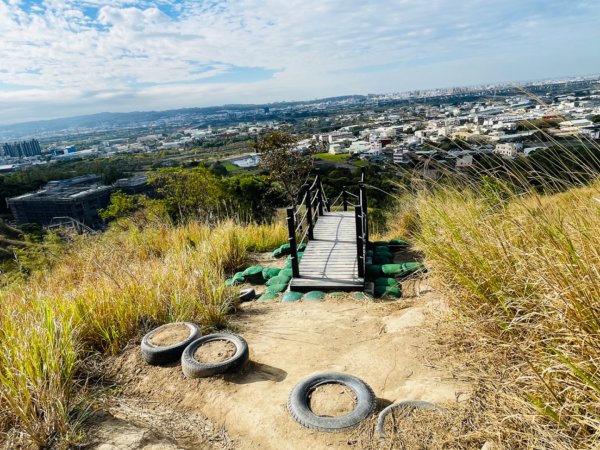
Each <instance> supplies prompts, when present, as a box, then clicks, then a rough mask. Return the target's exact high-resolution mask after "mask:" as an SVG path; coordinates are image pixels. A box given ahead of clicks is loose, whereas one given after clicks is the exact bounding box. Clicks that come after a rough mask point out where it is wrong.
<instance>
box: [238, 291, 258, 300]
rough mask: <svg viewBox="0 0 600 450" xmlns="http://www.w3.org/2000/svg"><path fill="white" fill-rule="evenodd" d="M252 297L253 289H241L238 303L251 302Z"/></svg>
mask: <svg viewBox="0 0 600 450" xmlns="http://www.w3.org/2000/svg"><path fill="white" fill-rule="evenodd" d="M254 297H256V291H255V290H254V289H242V290H241V291H240V303H243V302H249V301H252V300H254Z"/></svg>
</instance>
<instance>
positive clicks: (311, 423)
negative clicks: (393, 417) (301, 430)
mask: <svg viewBox="0 0 600 450" xmlns="http://www.w3.org/2000/svg"><path fill="white" fill-rule="evenodd" d="M332 383H333V384H341V385H343V386H346V387H348V388H349V389H351V390H352V391H353V392H354V395H355V396H356V406H355V408H354V410H353V411H352V412H350V413H349V414H346V415H345V416H340V417H322V416H317V415H316V414H314V413H313V412H312V411H311V409H310V406H309V397H310V394H311V392H312V391H314V390H315V389H316V388H317V387H319V386H321V385H324V384H332ZM375 400H376V399H375V394H374V393H373V389H371V387H370V386H369V385H368V384H367V383H365V382H364V381H362V380H361V379H359V378H357V377H355V376H352V375H348V374H345V373H338V372H323V373H318V374H316V375H312V376H310V377H308V378H305V379H304V380H302V381H300V382H299V383H298V384H297V385H296V386H295V387H294V389H293V390H292V392H291V394H290V397H289V399H288V411H289V413H290V415H291V416H292V417H293V418H294V420H295V421H296V422H298V423H299V424H300V425H302V426H303V427H306V428H311V429H313V430H319V431H341V430H348V429H350V428H354V427H355V426H357V425H358V424H359V423H360V422H362V421H363V420H365V419H366V418H367V417H369V416H370V415H371V414H373V412H374V411H375Z"/></svg>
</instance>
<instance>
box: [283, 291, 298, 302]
mask: <svg viewBox="0 0 600 450" xmlns="http://www.w3.org/2000/svg"><path fill="white" fill-rule="evenodd" d="M301 298H302V292H294V291H287V292H286V293H285V294H283V297H282V298H281V301H283V302H297V301H298V300H300V299H301Z"/></svg>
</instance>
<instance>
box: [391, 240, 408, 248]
mask: <svg viewBox="0 0 600 450" xmlns="http://www.w3.org/2000/svg"><path fill="white" fill-rule="evenodd" d="M390 245H393V246H395V247H406V246H407V245H408V242H407V241H405V240H404V239H392V240H391V241H390Z"/></svg>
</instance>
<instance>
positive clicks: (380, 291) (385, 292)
mask: <svg viewBox="0 0 600 450" xmlns="http://www.w3.org/2000/svg"><path fill="white" fill-rule="evenodd" d="M374 294H375V297H376V298H386V297H388V298H400V297H402V288H401V286H400V285H399V284H398V281H396V279H395V278H388V277H380V278H377V279H376V280H375V289H374Z"/></svg>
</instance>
